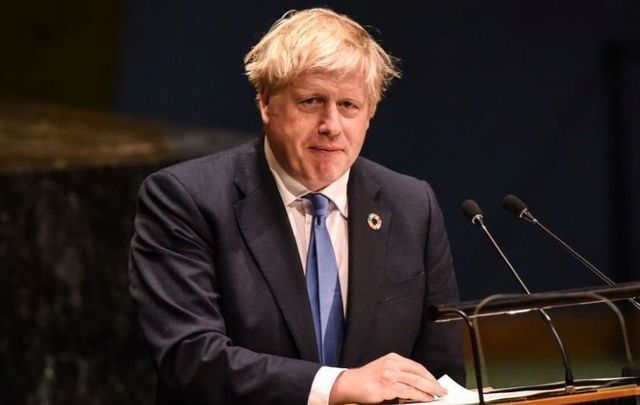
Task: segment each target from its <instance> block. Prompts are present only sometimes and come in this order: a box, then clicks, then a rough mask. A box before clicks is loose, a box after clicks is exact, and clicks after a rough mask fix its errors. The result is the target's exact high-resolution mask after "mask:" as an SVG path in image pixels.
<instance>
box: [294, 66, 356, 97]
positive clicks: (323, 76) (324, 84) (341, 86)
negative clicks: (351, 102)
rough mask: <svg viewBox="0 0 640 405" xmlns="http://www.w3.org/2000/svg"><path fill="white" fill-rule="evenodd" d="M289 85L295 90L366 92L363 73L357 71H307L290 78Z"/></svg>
mask: <svg viewBox="0 0 640 405" xmlns="http://www.w3.org/2000/svg"><path fill="white" fill-rule="evenodd" d="M289 86H290V87H291V88H292V89H294V90H297V91H309V90H310V91H319V90H323V89H324V90H330V91H331V90H334V91H345V92H354V93H358V94H359V95H360V93H362V95H364V93H365V92H366V88H367V86H366V82H365V79H364V75H363V74H361V73H359V72H348V73H343V72H330V71H307V72H303V73H300V74H298V75H297V76H296V77H294V78H293V80H291V82H290V83H289Z"/></svg>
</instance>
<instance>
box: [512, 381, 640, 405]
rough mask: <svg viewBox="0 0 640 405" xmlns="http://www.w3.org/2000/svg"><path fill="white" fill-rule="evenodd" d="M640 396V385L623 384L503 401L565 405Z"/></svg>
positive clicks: (520, 404) (521, 403)
mask: <svg viewBox="0 0 640 405" xmlns="http://www.w3.org/2000/svg"><path fill="white" fill-rule="evenodd" d="M633 396H638V397H640V386H637V385H635V386H628V385H627V386H622V387H613V388H603V389H598V390H595V391H590V392H583V393H577V394H571V395H568V394H566V395H559V396H554V397H548V398H540V399H526V400H520V401H514V402H503V403H501V405H504V404H519V405H523V404H526V405H565V404H577V403H584V402H596V401H605V400H613V399H620V398H624V397H633Z"/></svg>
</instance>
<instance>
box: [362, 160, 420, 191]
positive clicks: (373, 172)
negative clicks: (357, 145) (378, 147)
mask: <svg viewBox="0 0 640 405" xmlns="http://www.w3.org/2000/svg"><path fill="white" fill-rule="evenodd" d="M354 169H356V170H357V171H359V172H361V173H362V174H363V175H365V176H366V177H368V178H370V179H371V180H373V181H375V182H376V183H377V184H378V185H380V187H382V188H385V189H391V190H417V189H422V190H424V189H425V188H426V189H429V190H430V189H431V186H430V185H429V183H427V182H426V181H425V180H421V179H418V178H416V177H413V176H410V175H407V174H403V173H399V172H397V171H395V170H392V169H389V168H388V167H386V166H383V165H381V164H379V163H376V162H374V161H372V160H369V159H367V158H364V157H359V158H358V160H356V164H355V165H354Z"/></svg>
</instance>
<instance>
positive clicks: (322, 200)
mask: <svg viewBox="0 0 640 405" xmlns="http://www.w3.org/2000/svg"><path fill="white" fill-rule="evenodd" d="M303 198H306V199H307V200H309V201H311V205H312V206H313V216H314V217H321V218H323V217H326V216H327V213H328V212H329V199H328V198H327V197H325V196H324V195H322V194H320V193H309V194H307V195H305V196H304V197H303Z"/></svg>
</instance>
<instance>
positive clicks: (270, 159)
mask: <svg viewBox="0 0 640 405" xmlns="http://www.w3.org/2000/svg"><path fill="white" fill-rule="evenodd" d="M264 152H265V156H266V158H267V164H268V165H269V169H270V170H271V173H272V174H273V178H274V179H275V182H276V186H277V187H278V192H279V193H280V197H281V198H282V203H283V204H284V207H285V209H286V211H287V216H288V218H289V223H290V224H291V230H292V231H293V235H294V237H295V240H296V244H297V247H298V253H299V254H300V261H301V262H302V268H303V269H304V271H305V272H306V268H307V250H308V249H309V238H310V235H311V225H312V220H313V211H312V207H311V202H310V201H309V200H307V199H304V198H302V197H303V196H304V195H305V194H308V193H312V192H314V191H312V190H309V189H307V188H306V187H305V186H304V185H302V184H301V183H300V182H299V181H297V180H296V179H294V178H293V177H291V176H290V175H289V174H288V173H287V172H285V170H284V169H283V168H282V166H281V165H280V164H279V163H278V161H277V160H276V158H275V156H274V155H273V152H272V151H271V147H270V146H269V141H268V139H267V138H266V137H265V142H264ZM349 172H350V171H349V170H347V171H346V173H344V174H343V175H342V176H340V177H339V178H338V179H337V180H336V181H334V182H333V183H331V184H329V185H328V186H327V187H325V188H323V189H322V190H320V191H319V192H320V193H322V194H323V195H324V196H325V197H327V198H329V200H330V205H329V215H328V216H327V222H326V224H327V230H328V231H329V237H330V238H331V243H332V244H333V249H334V251H335V255H336V261H337V264H338V277H339V278H340V290H341V293H342V310H343V313H344V314H345V318H346V311H347V291H348V283H349V278H348V274H349V273H348V272H349V266H348V265H349V227H348V221H347V219H348V204H347V182H348V181H349ZM342 371H344V369H342V368H337V367H327V366H323V367H321V368H320V370H318V373H317V374H316V376H315V378H314V380H313V384H312V385H311V391H310V392H309V400H308V401H307V405H326V404H328V403H329V394H330V393H331V388H332V387H333V384H334V382H335V380H336V378H338V375H340V373H341V372H342Z"/></svg>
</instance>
